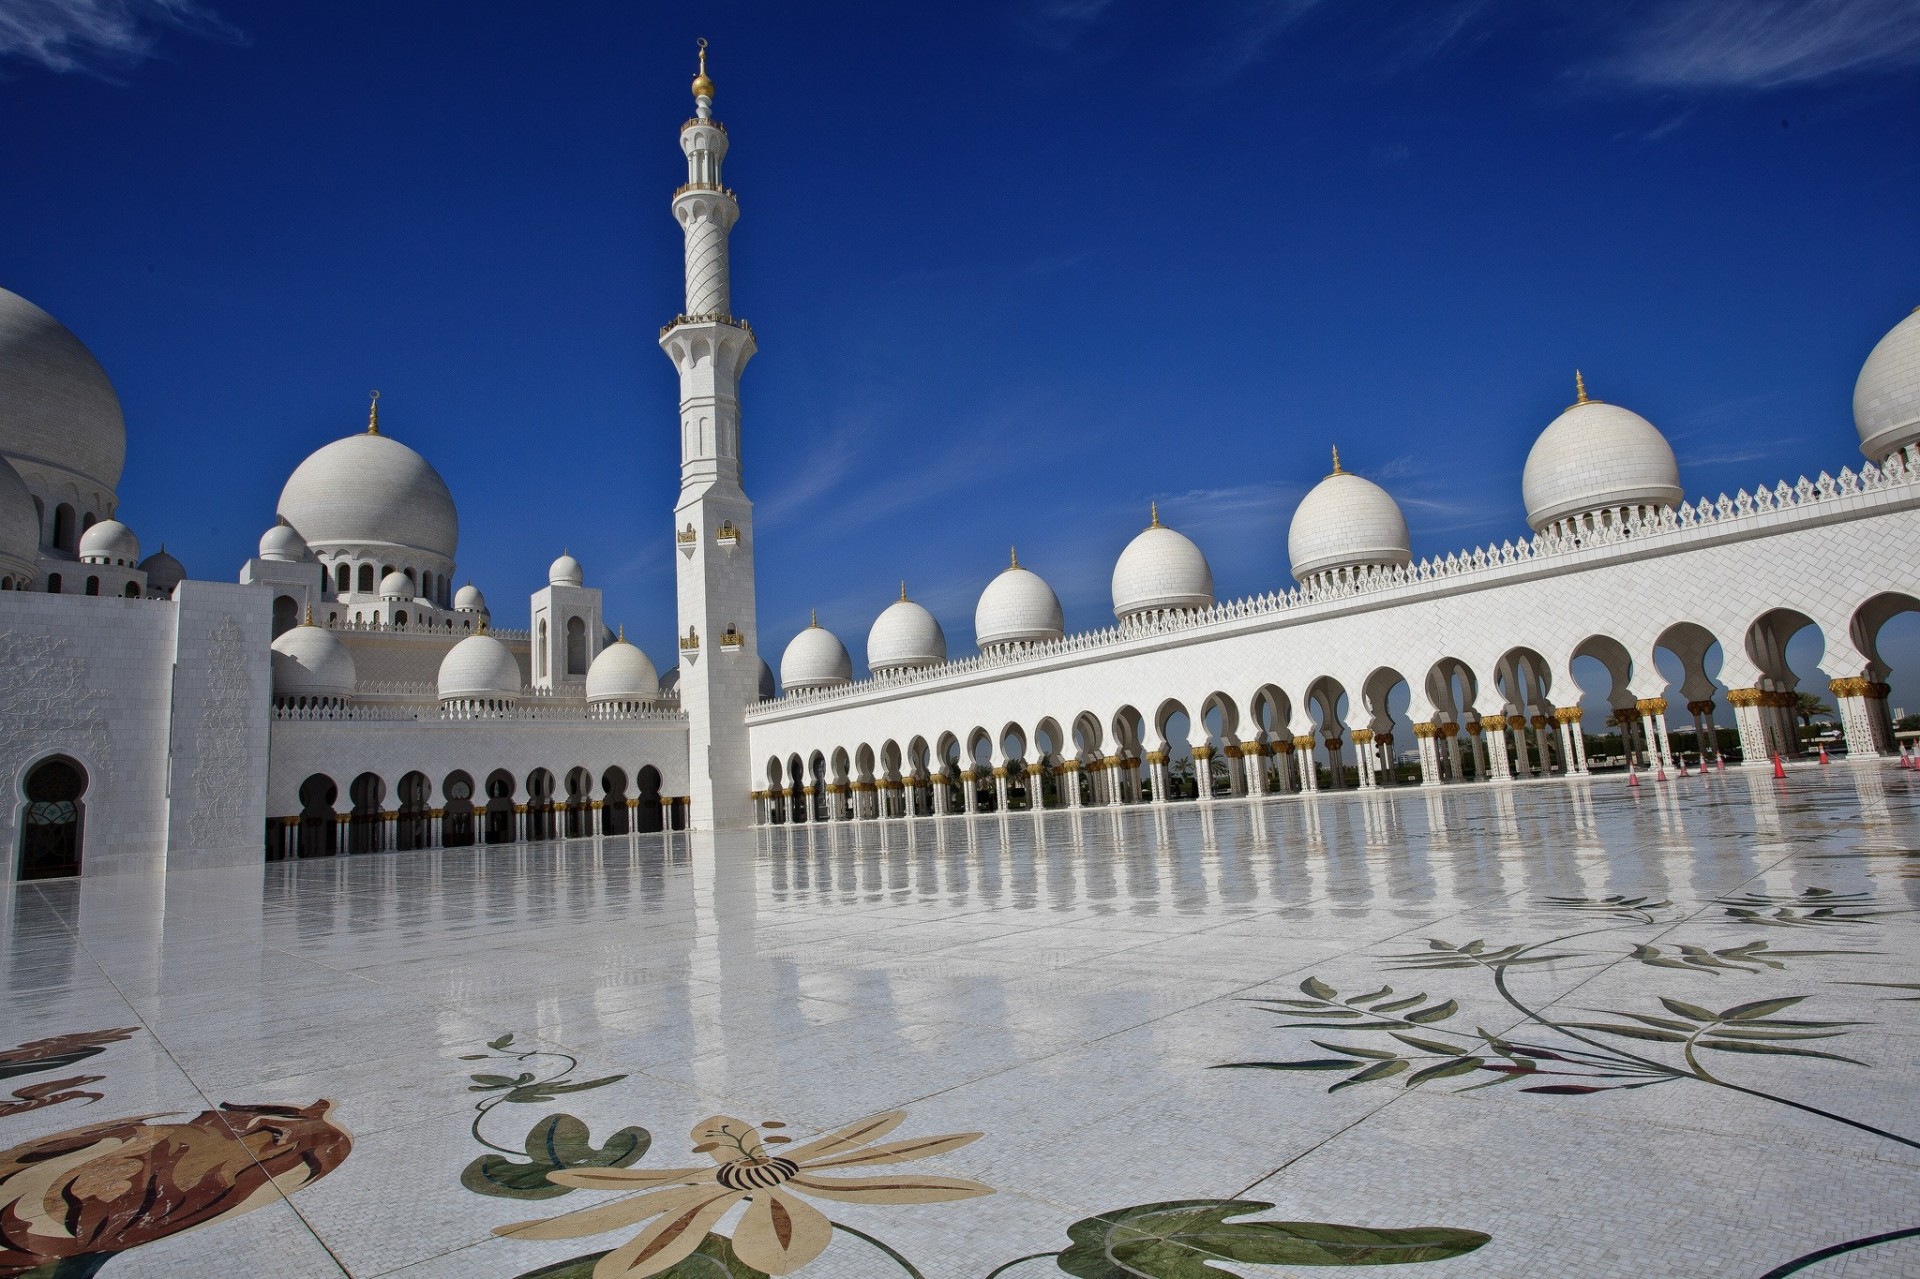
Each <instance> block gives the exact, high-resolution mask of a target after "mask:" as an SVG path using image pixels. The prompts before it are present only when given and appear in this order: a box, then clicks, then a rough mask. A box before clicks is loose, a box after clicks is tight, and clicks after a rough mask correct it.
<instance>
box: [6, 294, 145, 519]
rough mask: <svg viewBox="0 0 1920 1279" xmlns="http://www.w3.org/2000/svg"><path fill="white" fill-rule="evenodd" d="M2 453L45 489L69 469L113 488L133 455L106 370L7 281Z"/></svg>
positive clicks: (37, 486)
mask: <svg viewBox="0 0 1920 1279" xmlns="http://www.w3.org/2000/svg"><path fill="white" fill-rule="evenodd" d="M0 454H5V455H6V456H7V458H8V459H9V460H11V461H12V462H13V463H14V464H15V469H17V470H18V471H19V472H20V474H21V478H22V479H26V480H27V481H28V485H27V487H28V488H29V489H30V490H40V491H42V496H43V497H44V496H47V495H49V494H51V493H52V492H53V491H54V482H55V481H56V480H57V479H59V478H65V477H68V476H71V477H75V478H78V479H82V480H85V481H87V482H88V483H89V484H92V485H97V486H98V487H100V488H101V489H104V490H106V492H108V493H111V492H112V491H113V488H114V486H115V485H116V484H118V483H119V482H120V469H121V467H122V466H123V465H125V463H126V459H127V427H126V423H125V421H124V420H123V419H122V418H121V416H120V397H119V396H117V395H115V394H114V393H113V383H112V382H110V381H108V380H107V374H106V370H104V369H102V368H101V367H100V362H99V361H98V360H96V359H94V358H93V352H91V351H89V350H87V348H86V346H85V345H84V344H82V343H81V341H80V339H79V338H77V337H75V336H74V335H73V334H71V333H69V332H68V331H67V330H66V327H65V326H64V325H62V324H61V323H60V321H58V320H56V319H54V318H53V317H52V316H51V315H48V314H47V313H46V312H45V311H42V310H41V309H40V308H39V307H37V306H35V305H34V304H33V303H31V302H29V301H27V300H26V299H25V298H23V297H21V296H20V295H19V294H18V293H10V292H8V291H7V290H5V289H0ZM56 473H57V474H56ZM38 545H39V542H38V536H37V534H36V538H35V546H36V547H37V546H38Z"/></svg>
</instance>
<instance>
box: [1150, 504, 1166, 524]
mask: <svg viewBox="0 0 1920 1279" xmlns="http://www.w3.org/2000/svg"><path fill="white" fill-rule="evenodd" d="M1147 510H1148V511H1149V512H1151V518H1152V522H1151V523H1149V524H1148V525H1147V527H1148V528H1165V527H1166V525H1164V524H1162V523H1161V522H1160V503H1159V501H1158V500H1155V501H1152V502H1148V503H1147Z"/></svg>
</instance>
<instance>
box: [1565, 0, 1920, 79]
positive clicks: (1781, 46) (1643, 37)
mask: <svg viewBox="0 0 1920 1279" xmlns="http://www.w3.org/2000/svg"><path fill="white" fill-rule="evenodd" d="M1647 14H1648V17H1647V20H1646V21H1643V22H1639V23H1635V24H1631V25H1630V26H1629V27H1628V28H1627V34H1626V37H1625V42H1624V44H1623V45H1622V46H1621V47H1620V48H1619V50H1618V51H1617V52H1616V53H1614V54H1613V55H1611V56H1609V57H1606V58H1604V59H1603V60H1602V61H1601V62H1600V64H1599V66H1598V70H1599V71H1600V72H1601V73H1602V74H1603V75H1605V76H1607V77H1608V78H1611V79H1615V80H1619V81H1623V82H1625V83H1627V84H1630V85H1634V86H1637V87H1641V88H1649V89H1774V88H1779V87H1781V86H1783V85H1789V84H1800V83H1804V82H1808V81H1814V80H1827V79H1832V78H1835V77H1838V76H1844V75H1849V74H1859V73H1867V72H1884V71H1895V70H1899V69H1902V68H1907V67H1913V66H1917V65H1920V5H1917V4H1915V3H1914V2H1913V0H1668V2H1667V3H1663V4H1660V5H1656V6H1653V7H1652V8H1650V9H1649V10H1648V11H1647Z"/></svg>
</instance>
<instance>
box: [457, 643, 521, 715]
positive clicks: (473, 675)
mask: <svg viewBox="0 0 1920 1279" xmlns="http://www.w3.org/2000/svg"><path fill="white" fill-rule="evenodd" d="M438 683H439V686H440V700H441V701H443V702H444V701H456V700H461V699H464V698H483V699H488V700H494V701H498V700H502V699H512V698H517V697H519V696H520V663H518V662H516V661H514V660H513V654H512V653H509V652H508V651H507V646H506V645H505V644H502V643H501V642H500V641H499V640H497V639H495V638H494V637H493V636H491V635H486V634H477V635H469V636H467V637H466V638H465V639H463V640H461V641H460V642H459V643H458V644H455V645H454V646H453V647H452V648H450V649H448V650H447V655H446V656H445V657H443V658H441V659H440V678H439V681H438Z"/></svg>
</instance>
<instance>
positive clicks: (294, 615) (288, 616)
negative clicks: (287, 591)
mask: <svg viewBox="0 0 1920 1279" xmlns="http://www.w3.org/2000/svg"><path fill="white" fill-rule="evenodd" d="M298 625H300V605H299V604H298V603H296V602H295V600H294V598H293V596H291V595H276V596H274V597H273V637H274V638H275V639H279V638H280V637H281V636H282V635H285V634H286V633H287V632H288V631H290V630H292V629H293V628H294V627H296V626H298Z"/></svg>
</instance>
